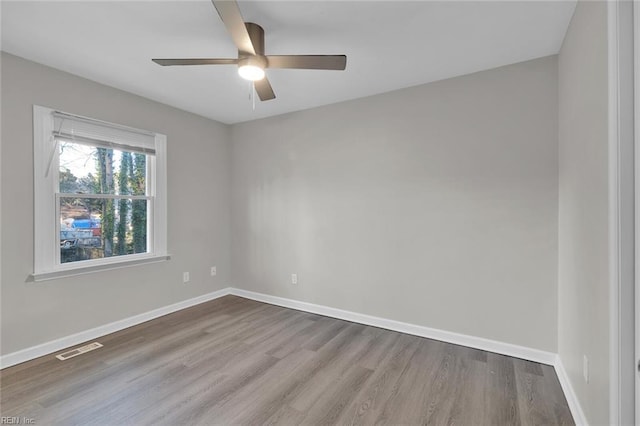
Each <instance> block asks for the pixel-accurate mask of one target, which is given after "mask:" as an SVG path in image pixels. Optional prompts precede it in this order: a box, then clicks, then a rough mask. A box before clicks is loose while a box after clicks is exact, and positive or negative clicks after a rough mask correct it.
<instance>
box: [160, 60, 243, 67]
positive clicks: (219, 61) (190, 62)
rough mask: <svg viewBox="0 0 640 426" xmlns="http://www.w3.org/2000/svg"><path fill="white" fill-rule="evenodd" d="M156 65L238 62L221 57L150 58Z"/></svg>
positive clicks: (228, 63)
mask: <svg viewBox="0 0 640 426" xmlns="http://www.w3.org/2000/svg"><path fill="white" fill-rule="evenodd" d="M152 61H153V62H155V63H156V64H158V65H162V66H165V67H166V66H171V65H234V64H237V63H238V60H237V59H222V58H186V59H152Z"/></svg>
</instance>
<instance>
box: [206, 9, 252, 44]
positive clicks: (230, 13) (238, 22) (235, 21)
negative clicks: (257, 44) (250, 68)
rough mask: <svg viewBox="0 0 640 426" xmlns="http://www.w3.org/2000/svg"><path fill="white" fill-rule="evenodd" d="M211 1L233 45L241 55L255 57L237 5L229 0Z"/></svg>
mask: <svg viewBox="0 0 640 426" xmlns="http://www.w3.org/2000/svg"><path fill="white" fill-rule="evenodd" d="M211 1H212V3H213V5H214V6H215V8H216V10H217V11H218V15H220V19H222V22H223V23H224V26H225V27H227V31H229V34H231V38H232V39H233V43H234V44H235V45H236V47H237V48H238V50H239V51H240V52H241V53H246V54H249V55H255V54H256V50H255V48H254V47H253V43H251V37H249V32H248V31H247V28H246V26H245V24H244V19H242V14H240V8H239V7H238V3H237V2H236V1H229V0H217V1H216V0H211Z"/></svg>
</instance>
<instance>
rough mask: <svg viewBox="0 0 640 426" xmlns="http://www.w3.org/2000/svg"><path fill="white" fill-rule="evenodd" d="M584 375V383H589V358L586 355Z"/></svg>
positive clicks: (584, 357)
mask: <svg viewBox="0 0 640 426" xmlns="http://www.w3.org/2000/svg"><path fill="white" fill-rule="evenodd" d="M582 375H583V376H584V382H585V383H589V358H587V356H586V355H583V356H582Z"/></svg>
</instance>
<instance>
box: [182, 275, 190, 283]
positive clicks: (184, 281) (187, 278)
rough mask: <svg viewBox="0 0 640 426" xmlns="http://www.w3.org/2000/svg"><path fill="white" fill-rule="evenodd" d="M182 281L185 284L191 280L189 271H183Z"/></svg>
mask: <svg viewBox="0 0 640 426" xmlns="http://www.w3.org/2000/svg"><path fill="white" fill-rule="evenodd" d="M182 282H183V283H185V284H186V283H188V282H189V273H188V272H183V273H182Z"/></svg>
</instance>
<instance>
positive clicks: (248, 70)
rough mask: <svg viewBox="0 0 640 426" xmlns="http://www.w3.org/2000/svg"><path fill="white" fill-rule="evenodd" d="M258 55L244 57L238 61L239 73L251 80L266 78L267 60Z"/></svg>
mask: <svg viewBox="0 0 640 426" xmlns="http://www.w3.org/2000/svg"><path fill="white" fill-rule="evenodd" d="M261 59H262V58H260V57H258V56H251V57H248V58H242V59H240V61H239V62H238V74H240V77H242V78H244V79H245V80H249V81H258V80H262V79H263V78H264V66H265V61H264V60H263V59H262V60H261Z"/></svg>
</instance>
